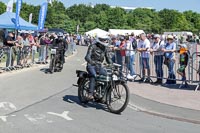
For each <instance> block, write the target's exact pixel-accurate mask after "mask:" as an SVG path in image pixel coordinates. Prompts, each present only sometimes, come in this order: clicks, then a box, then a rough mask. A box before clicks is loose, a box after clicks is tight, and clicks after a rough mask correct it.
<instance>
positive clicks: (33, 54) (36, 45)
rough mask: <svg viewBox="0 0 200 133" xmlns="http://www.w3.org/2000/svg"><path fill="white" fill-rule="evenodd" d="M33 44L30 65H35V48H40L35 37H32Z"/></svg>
mask: <svg viewBox="0 0 200 133" xmlns="http://www.w3.org/2000/svg"><path fill="white" fill-rule="evenodd" d="M34 42H35V43H34V44H33V45H32V63H35V53H37V48H38V47H40V44H39V39H38V37H37V36H35V37H34Z"/></svg>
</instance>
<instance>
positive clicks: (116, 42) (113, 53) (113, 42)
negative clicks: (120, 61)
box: [110, 36, 119, 63]
mask: <svg viewBox="0 0 200 133" xmlns="http://www.w3.org/2000/svg"><path fill="white" fill-rule="evenodd" d="M118 43H119V42H118V41H117V38H116V37H114V36H113V37H112V42H111V46H110V47H111V49H112V50H113V51H112V53H111V59H112V62H114V63H116V56H117V53H116V51H115V48H116V47H118V46H119V44H118Z"/></svg>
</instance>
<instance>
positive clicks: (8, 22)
mask: <svg viewBox="0 0 200 133" xmlns="http://www.w3.org/2000/svg"><path fill="white" fill-rule="evenodd" d="M13 20H15V13H13V12H5V13H3V14H1V15H0V28H5V29H15V23H14V22H13ZM19 24H20V28H19V30H37V26H36V25H33V24H31V23H29V22H27V21H25V20H24V19H22V18H21V17H19Z"/></svg>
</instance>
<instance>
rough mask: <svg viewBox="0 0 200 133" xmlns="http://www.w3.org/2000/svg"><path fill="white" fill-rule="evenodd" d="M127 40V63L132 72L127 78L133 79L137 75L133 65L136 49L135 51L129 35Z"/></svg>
mask: <svg viewBox="0 0 200 133" xmlns="http://www.w3.org/2000/svg"><path fill="white" fill-rule="evenodd" d="M125 40H126V42H125V43H126V64H127V68H128V70H129V71H130V74H128V75H127V79H130V80H133V79H135V77H136V75H135V71H134V67H133V62H134V55H135V51H133V46H132V42H131V41H129V36H126V37H125Z"/></svg>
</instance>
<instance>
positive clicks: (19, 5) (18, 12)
mask: <svg viewBox="0 0 200 133" xmlns="http://www.w3.org/2000/svg"><path fill="white" fill-rule="evenodd" d="M21 7H22V0H17V3H16V15H15V28H16V29H19V27H20V25H19V15H20V10H21Z"/></svg>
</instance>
